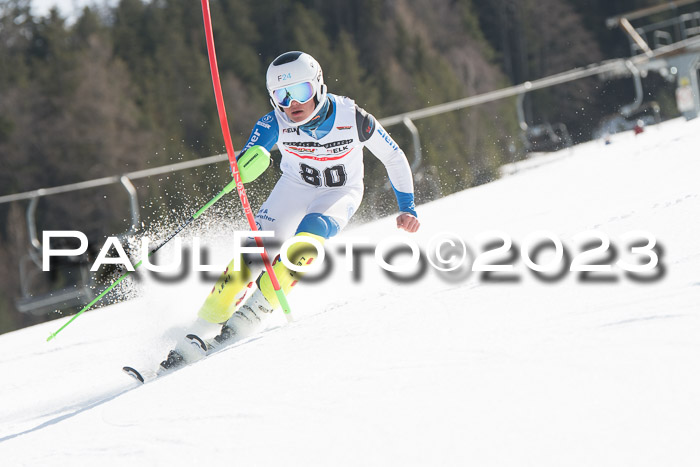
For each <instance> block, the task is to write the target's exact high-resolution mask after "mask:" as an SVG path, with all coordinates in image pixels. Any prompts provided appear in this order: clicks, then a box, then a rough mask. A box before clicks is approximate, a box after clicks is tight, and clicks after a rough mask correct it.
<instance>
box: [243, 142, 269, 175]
mask: <svg viewBox="0 0 700 467" xmlns="http://www.w3.org/2000/svg"><path fill="white" fill-rule="evenodd" d="M269 166H270V153H269V152H268V150H267V149H265V148H264V147H262V146H258V145H255V146H253V147H251V148H250V149H248V150H247V151H246V152H244V153H243V155H242V156H240V157H239V158H238V171H239V172H240V174H241V181H243V183H248V182H252V181H253V180H255V179H256V178H258V177H259V176H260V175H262V173H263V172H265V170H267V168H268V167H269Z"/></svg>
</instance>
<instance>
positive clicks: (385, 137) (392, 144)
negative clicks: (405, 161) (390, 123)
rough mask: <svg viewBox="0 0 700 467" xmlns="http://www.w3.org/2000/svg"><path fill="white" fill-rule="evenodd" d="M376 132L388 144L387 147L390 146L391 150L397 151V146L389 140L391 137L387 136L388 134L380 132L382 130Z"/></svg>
mask: <svg viewBox="0 0 700 467" xmlns="http://www.w3.org/2000/svg"><path fill="white" fill-rule="evenodd" d="M377 131H378V132H379V135H380V136H381V137H382V138H384V141H386V142H387V144H388V145H389V146H391V148H392V149H393V150H397V149H399V145H398V144H396V143H395V142H394V140H393V139H391V136H389V134H388V133H387V132H386V131H384V130H382V129H379V130H377Z"/></svg>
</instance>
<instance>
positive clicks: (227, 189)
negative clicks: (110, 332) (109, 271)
mask: <svg viewBox="0 0 700 467" xmlns="http://www.w3.org/2000/svg"><path fill="white" fill-rule="evenodd" d="M235 186H236V183H235V180H231V181H230V182H229V184H228V185H226V186H225V187H224V189H223V190H221V191H220V192H219V194H218V195H216V196H215V197H214V198H212V199H211V200H210V201H209V202H208V203H207V204H205V205H204V206H202V207H201V208H200V209H199V211H197V212H195V213H194V214H192V215H191V216H190V218H189V219H187V220H186V221H185V222H184V223H182V224H181V225H180V226H179V227H178V228H177V229H175V230H173V231H172V232H171V233H170V234H169V235H168V236H167V237H166V238H165V240H163V241H162V242H160V244H158V245H156V246H155V247H153V248H152V249H151V250H150V251H149V252H148V256H149V257H150V256H151V255H152V254H153V253H155V252H156V251H158V250H160V249H161V248H163V246H164V245H165V244H166V243H168V242H169V241H170V240H172V239H173V238H175V236H176V235H177V234H179V233H180V232H182V231H183V230H184V229H185V227H187V226H188V225H190V224H191V223H192V222H193V221H194V220H195V219H197V218H198V217H199V216H201V215H202V214H203V213H204V211H206V210H207V209H209V208H210V207H211V206H212V205H213V204H214V203H216V202H217V201H219V199H221V197H222V196H224V195H225V194H227V193H231V192H232V191H233V189H234V188H235ZM141 263H143V260H141V261H139V262H138V263H136V264H135V265H134V270H136V269H137V268H138V267H139V266H141ZM131 273H132V271H126V272H125V273H124V274H123V275H122V276H121V277H120V278H119V279H117V280H116V281H114V282H113V283H112V285H110V286H109V287H107V288H106V289H105V290H103V291H102V293H100V294H99V295H98V296H97V297H95V299H94V300H93V301H91V302H90V303H88V304H87V305H85V306H84V307H83V309H82V310H80V311H79V312H78V313H77V314H75V315H74V316H73V317H72V318H71V319H70V320H68V322H67V323H65V324H64V325H63V326H61V327H60V328H59V330H58V331H56V332H54V333H51V335H50V336H49V337H48V338H47V339H46V342H48V341H50V340H51V339H53V338H54V337H56V336H57V335H58V333H59V332H61V331H63V329H64V328H65V327H66V326H68V325H69V324H70V323H72V322H73V321H75V320H76V319H77V318H78V316H80V315H82V314H83V313H84V312H86V311H87V310H89V309H90V308H92V306H93V305H94V304H95V303H97V302H99V301H100V300H101V299H102V297H104V296H105V295H107V294H108V293H109V291H110V290H112V289H113V288H114V287H116V286H117V284H119V283H120V282H121V281H123V280H124V279H126V278H127V277H128V276H129V274H131Z"/></svg>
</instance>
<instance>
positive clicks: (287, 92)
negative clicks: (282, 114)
mask: <svg viewBox="0 0 700 467" xmlns="http://www.w3.org/2000/svg"><path fill="white" fill-rule="evenodd" d="M314 94H316V93H315V91H314V87H313V85H312V84H311V82H309V81H305V82H303V83H299V84H293V85H291V86H287V87H285V88H279V89H275V90H274V91H272V98H273V99H274V100H275V102H276V103H277V104H278V105H280V106H281V107H289V106H290V105H292V101H297V102H298V103H300V104H306V103H307V102H309V101H310V100H311V98H312V97H314Z"/></svg>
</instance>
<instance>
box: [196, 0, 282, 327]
mask: <svg viewBox="0 0 700 467" xmlns="http://www.w3.org/2000/svg"><path fill="white" fill-rule="evenodd" d="M202 17H203V18H204V33H205V35H206V38H207V52H208V53H209V68H210V69H211V80H212V84H213V86H214V96H215V97H216V108H217V110H218V111H219V122H220V123H221V132H222V133H223V135H224V143H225V144H226V153H227V154H228V160H229V163H230V165H231V172H232V175H233V179H234V181H235V183H236V189H237V190H238V196H239V198H240V199H241V204H242V205H243V211H244V212H245V215H246V218H247V219H248V224H250V229H251V230H252V231H253V232H255V231H257V230H258V227H257V225H256V224H255V217H254V216H253V211H252V210H251V208H250V202H249V201H248V196H247V195H246V192H245V188H244V187H243V181H241V174H240V172H239V171H238V164H237V163H236V154H235V153H234V150H233V142H232V141H231V134H230V132H229V127H228V119H227V118H226V107H225V106H224V95H223V91H222V90H221V81H220V80H219V66H218V65H217V61H216V49H215V48H214V32H213V30H212V25H211V12H210V10H209V0H202ZM255 243H256V245H257V246H258V247H259V248H262V249H263V250H262V253H260V255H261V256H262V260H263V263H264V264H265V270H266V271H267V274H268V275H269V276H270V281H271V282H272V287H273V288H274V289H275V295H277V300H279V302H280V305H281V306H282V310H283V311H284V314H285V316H286V317H287V321H290V322H291V321H292V311H291V310H290V308H289V303H288V302H287V297H286V296H285V295H284V290H282V287H281V286H280V283H279V281H278V280H277V276H276V275H275V270H274V269H272V264H270V258H269V257H268V255H267V251H266V250H265V247H264V246H263V242H262V239H261V238H260V237H255Z"/></svg>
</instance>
